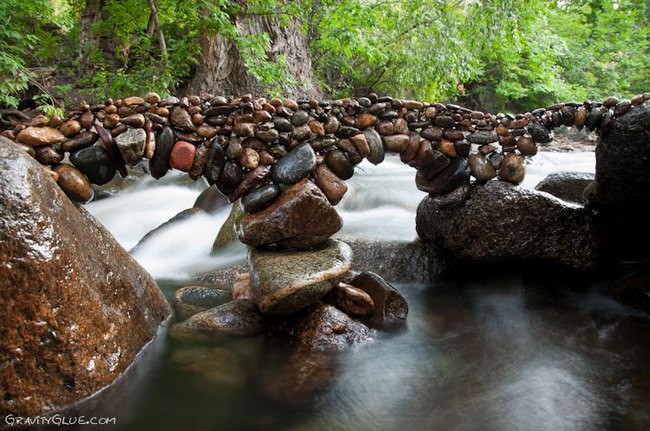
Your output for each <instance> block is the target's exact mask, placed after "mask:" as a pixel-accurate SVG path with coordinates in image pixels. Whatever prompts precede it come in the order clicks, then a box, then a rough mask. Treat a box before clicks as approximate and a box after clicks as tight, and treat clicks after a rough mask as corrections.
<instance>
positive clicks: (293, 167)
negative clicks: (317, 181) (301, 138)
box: [271, 142, 316, 184]
mask: <svg viewBox="0 0 650 431" xmlns="http://www.w3.org/2000/svg"><path fill="white" fill-rule="evenodd" d="M315 168H316V153H315V152H314V149H313V148H312V147H311V145H309V143H307V142H305V143H302V144H300V145H298V146H297V147H296V148H294V149H293V150H291V151H290V152H289V153H288V154H287V155H286V156H284V157H283V158H281V159H280V160H279V161H278V162H277V163H276V164H275V165H273V168H272V170H271V179H272V180H273V181H274V182H275V183H281V184H293V183H296V182H298V181H299V180H301V179H302V178H305V177H306V176H307V175H309V174H310V173H311V172H312V171H313V170H314V169H315Z"/></svg>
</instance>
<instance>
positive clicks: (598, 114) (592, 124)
mask: <svg viewBox="0 0 650 431" xmlns="http://www.w3.org/2000/svg"><path fill="white" fill-rule="evenodd" d="M602 118H603V111H602V109H600V108H593V109H592V110H591V112H589V116H588V117H587V122H586V123H585V126H586V127H587V130H589V131H590V132H592V131H594V130H595V129H596V128H598V126H600V121H601V119H602Z"/></svg>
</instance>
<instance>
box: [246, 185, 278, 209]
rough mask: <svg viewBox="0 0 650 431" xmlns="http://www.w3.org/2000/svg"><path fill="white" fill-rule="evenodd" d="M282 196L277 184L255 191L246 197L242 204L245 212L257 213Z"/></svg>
mask: <svg viewBox="0 0 650 431" xmlns="http://www.w3.org/2000/svg"><path fill="white" fill-rule="evenodd" d="M279 195H280V187H279V186H278V185H276V184H267V185H265V186H261V187H258V188H256V189H255V190H253V191H252V192H250V193H248V194H247V195H245V196H244V197H243V198H242V200H241V202H242V205H243V206H244V211H246V212H247V213H249V214H253V213H256V212H258V211H260V210H262V209H263V208H264V207H266V206H267V205H268V204H270V203H271V202H273V200H274V199H275V198H276V197H278V196H279Z"/></svg>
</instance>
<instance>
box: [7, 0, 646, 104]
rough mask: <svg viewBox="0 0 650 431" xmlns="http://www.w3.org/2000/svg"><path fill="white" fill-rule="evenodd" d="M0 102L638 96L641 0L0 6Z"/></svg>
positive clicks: (205, 0)
mask: <svg viewBox="0 0 650 431" xmlns="http://www.w3.org/2000/svg"><path fill="white" fill-rule="evenodd" d="M0 21H1V22H3V23H4V24H5V25H4V28H3V29H2V30H0V108H3V109H12V108H17V107H20V108H22V107H26V106H27V107H28V106H32V107H34V106H36V107H39V109H40V110H41V111H43V112H44V113H46V114H52V113H54V112H59V111H60V110H61V109H65V108H68V109H70V108H74V107H75V106H76V104H77V103H78V102H79V101H80V100H86V101H88V102H89V103H99V102H102V101H103V100H104V98H105V97H107V96H110V97H113V98H120V97H127V96H131V95H144V94H146V93H147V92H150V91H155V92H158V93H159V94H161V95H162V96H163V97H164V96H166V95H169V94H181V95H182V94H186V93H201V92H209V93H212V94H223V95H231V94H234V95H237V94H239V95H241V94H244V93H254V94H255V95H260V96H261V95H265V96H291V97H296V98H313V97H322V98H339V97H352V96H362V95H367V94H369V93H371V92H376V93H379V94H382V95H383V94H387V95H391V96H393V97H398V98H408V99H418V100H422V101H441V102H444V101H456V102H459V103H462V104H464V105H466V106H468V107H472V108H474V109H484V110H489V111H492V112H496V111H503V110H506V111H525V110H530V109H533V108H536V107H543V106H547V105H549V104H551V103H553V102H558V101H572V100H577V101H581V100H585V99H592V100H602V99H603V98H604V97H606V96H609V95H615V96H619V97H630V96H632V95H634V94H637V93H642V92H647V91H650V86H649V85H648V77H649V76H650V0H536V1H530V2H529V1H521V0H519V1H511V0H419V1H414V0H297V1H286V0H258V1H252V0H251V1H244V0H196V1H187V0H0Z"/></svg>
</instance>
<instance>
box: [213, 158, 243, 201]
mask: <svg viewBox="0 0 650 431" xmlns="http://www.w3.org/2000/svg"><path fill="white" fill-rule="evenodd" d="M243 175H244V174H243V172H242V168H241V167H239V165H238V164H236V163H233V162H226V164H225V165H224V166H223V171H222V172H221V175H220V176H219V180H218V181H217V188H218V189H219V191H220V192H221V193H223V194H224V195H226V196H228V195H229V194H231V193H232V192H234V191H235V189H236V188H237V186H238V185H239V183H241V182H242V178H243Z"/></svg>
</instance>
